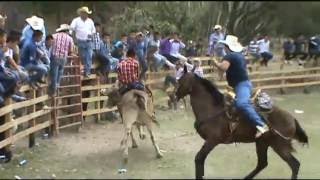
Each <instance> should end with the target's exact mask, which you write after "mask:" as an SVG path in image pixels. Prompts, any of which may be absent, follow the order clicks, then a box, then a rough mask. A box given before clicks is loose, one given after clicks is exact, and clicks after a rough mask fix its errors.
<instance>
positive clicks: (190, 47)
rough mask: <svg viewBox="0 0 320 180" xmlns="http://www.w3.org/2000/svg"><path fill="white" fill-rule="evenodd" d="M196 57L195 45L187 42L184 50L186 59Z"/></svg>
mask: <svg viewBox="0 0 320 180" xmlns="http://www.w3.org/2000/svg"><path fill="white" fill-rule="evenodd" d="M195 56H197V50H196V44H194V42H193V41H192V40H190V41H189V42H188V47H187V48H186V57H187V58H191V57H195Z"/></svg>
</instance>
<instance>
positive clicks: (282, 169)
mask: <svg viewBox="0 0 320 180" xmlns="http://www.w3.org/2000/svg"><path fill="white" fill-rule="evenodd" d="M157 96H159V94H157ZM273 97H274V99H275V101H276V103H277V104H278V105H280V106H281V107H283V108H284V109H286V110H288V111H289V112H291V113H293V114H294V115H295V116H296V117H297V119H298V120H299V122H300V123H301V125H302V127H303V128H304V129H305V130H306V131H307V134H308V135H309V138H310V146H309V147H302V146H301V145H300V144H298V143H296V142H294V146H295V147H296V149H297V153H295V156H296V157H297V158H298V159H299V160H300V162H301V169H300V174H299V178H317V177H320V172H319V167H320V165H319V160H320V158H319V155H318V153H319V149H320V143H319V140H320V132H319V127H320V121H319V109H320V103H319V101H320V93H319V89H318V88H317V89H314V90H313V91H312V92H311V94H303V93H301V92H300V93H295V94H288V95H275V96H273ZM295 109H297V110H303V111H304V113H303V114H295V113H294V110H295ZM156 114H157V118H158V120H159V121H160V124H161V126H160V128H156V129H155V133H156V135H157V137H158V141H159V146H160V148H161V149H162V150H164V158H163V159H160V160H159V159H156V158H155V152H154V149H153V147H152V145H151V141H150V139H149V138H147V139H145V140H140V139H138V138H137V139H138V143H139V148H138V149H130V150H129V165H128V172H127V174H125V175H119V174H118V173H117V169H118V166H119V160H120V157H121V156H120V155H121V154H120V151H119V147H120V138H121V137H122V135H123V129H122V125H121V124H120V123H119V121H115V122H108V121H101V122H100V123H99V124H96V123H95V122H94V121H93V120H91V121H87V122H86V125H85V128H84V129H83V130H82V131H81V132H80V133H75V132H74V131H71V130H69V131H64V132H63V133H62V134H61V135H60V136H59V137H55V138H52V139H46V140H42V139H40V138H38V139H39V140H38V141H37V142H38V145H37V146H36V147H34V148H32V149H28V148H27V144H26V143H27V140H21V141H19V142H18V143H17V144H15V146H14V158H13V160H12V161H11V162H10V163H8V164H4V165H0V178H8V179H11V178H14V177H15V175H17V176H19V177H20V178H151V179H153V178H194V156H195V154H196V152H197V151H198V150H199V148H200V147H201V145H202V143H203V140H202V139H201V138H200V137H199V136H198V134H196V132H195V130H194V128H193V121H194V116H193V113H192V111H191V107H190V106H189V107H188V108H187V111H186V110H185V109H179V110H178V111H176V112H174V113H173V111H172V110H165V108H163V107H162V108H161V107H158V108H157V111H156ZM135 135H136V137H138V136H137V132H136V131H135ZM268 154H269V166H268V167H267V168H266V169H265V170H264V171H262V173H261V174H259V175H258V176H257V178H281V179H283V178H289V177H290V175H291V172H290V170H289V168H288V166H287V164H285V162H284V161H282V160H281V159H280V158H279V157H278V156H277V155H276V154H275V153H274V152H273V150H272V149H269V152H268ZM23 159H26V160H27V161H28V162H27V163H26V164H25V165H23V166H19V161H21V160H23ZM255 165H256V155H255V146H254V144H237V145H235V144H231V145H220V146H218V147H217V148H216V149H214V151H212V152H211V154H210V155H209V156H208V159H207V162H206V165H205V177H206V178H242V177H244V176H245V175H246V174H247V173H248V172H249V171H251V170H252V169H253V168H254V167H255Z"/></svg>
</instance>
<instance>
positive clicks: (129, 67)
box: [118, 57, 139, 85]
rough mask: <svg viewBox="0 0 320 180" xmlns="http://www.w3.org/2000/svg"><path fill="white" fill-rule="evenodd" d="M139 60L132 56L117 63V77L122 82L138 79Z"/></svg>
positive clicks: (131, 81)
mask: <svg viewBox="0 0 320 180" xmlns="http://www.w3.org/2000/svg"><path fill="white" fill-rule="evenodd" d="M138 76H139V62H138V61H137V60H135V59H133V58H130V57H129V58H127V59H125V60H124V61H121V62H120V63H119V65H118V79H119V81H120V82H121V83H122V84H124V85H127V84H130V83H134V82H137V81H138Z"/></svg>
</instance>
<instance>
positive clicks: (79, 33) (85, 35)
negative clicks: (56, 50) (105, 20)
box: [70, 6, 96, 77]
mask: <svg viewBox="0 0 320 180" xmlns="http://www.w3.org/2000/svg"><path fill="white" fill-rule="evenodd" d="M77 13H78V14H79V17H77V18H74V19H73V20H72V22H71V25H70V28H71V31H72V32H74V33H75V37H76V42H77V45H78V49H79V54H80V57H81V60H82V63H83V65H84V74H83V75H84V77H89V75H90V74H91V66H92V54H93V51H92V35H93V34H94V33H95V32H96V28H95V26H94V23H93V21H92V19H91V18H89V17H88V16H89V14H91V13H92V11H90V10H89V8H88V7H86V6H84V7H81V8H79V9H78V10H77Z"/></svg>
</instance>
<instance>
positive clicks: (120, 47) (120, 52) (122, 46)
mask: <svg viewBox="0 0 320 180" xmlns="http://www.w3.org/2000/svg"><path fill="white" fill-rule="evenodd" d="M127 46H128V44H127V35H126V34H122V35H121V40H120V41H117V42H116V43H115V44H114V47H113V49H112V51H111V55H112V57H114V58H117V59H119V61H122V60H123V59H124V58H125V54H126V51H127V50H126V49H127Z"/></svg>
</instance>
